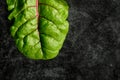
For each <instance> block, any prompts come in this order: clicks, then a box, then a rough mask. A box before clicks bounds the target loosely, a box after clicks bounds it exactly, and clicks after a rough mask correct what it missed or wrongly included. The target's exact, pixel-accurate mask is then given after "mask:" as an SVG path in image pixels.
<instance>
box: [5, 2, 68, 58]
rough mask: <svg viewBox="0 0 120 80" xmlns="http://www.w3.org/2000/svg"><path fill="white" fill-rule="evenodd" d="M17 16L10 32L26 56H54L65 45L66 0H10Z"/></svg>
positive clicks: (14, 15)
mask: <svg viewBox="0 0 120 80" xmlns="http://www.w3.org/2000/svg"><path fill="white" fill-rule="evenodd" d="M7 4H8V10H11V11H12V12H11V14H10V15H9V17H8V18H9V20H12V19H14V24H13V25H12V27H11V35H12V36H13V38H14V39H15V42H16V45H17V47H18V49H19V51H21V52H22V53H23V54H24V55H25V56H27V57H28V58H31V59H44V60H47V59H52V58H54V57H56V56H57V54H58V53H59V50H60V49H61V48H62V45H63V43H64V40H65V38H66V35H67V33H68V26H69V24H68V21H67V20H66V19H67V17H68V5H67V3H66V1H65V0H7Z"/></svg>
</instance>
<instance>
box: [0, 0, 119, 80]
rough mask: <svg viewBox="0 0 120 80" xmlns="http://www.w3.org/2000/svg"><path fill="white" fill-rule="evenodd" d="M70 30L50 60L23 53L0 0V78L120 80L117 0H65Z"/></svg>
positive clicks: (10, 79)
mask: <svg viewBox="0 0 120 80" xmlns="http://www.w3.org/2000/svg"><path fill="white" fill-rule="evenodd" d="M68 4H69V6H70V10H69V18H68V20H69V22H70V30H69V33H68V36H67V39H66V41H65V43H64V46H63V48H62V50H61V51H60V54H59V55H58V56H57V57H56V58H55V59H53V60H49V61H42V60H40V61H33V60H30V59H27V58H26V57H24V56H23V55H22V54H21V53H20V52H19V51H18V50H17V48H16V46H15V43H14V41H13V39H12V37H11V36H10V31H9V29H10V26H11V25H12V23H13V22H10V21H9V20H8V19H7V16H8V14H9V12H8V11H7V5H6V2H5V0H0V80H120V0H68Z"/></svg>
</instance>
